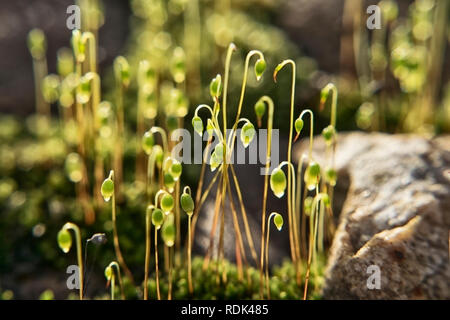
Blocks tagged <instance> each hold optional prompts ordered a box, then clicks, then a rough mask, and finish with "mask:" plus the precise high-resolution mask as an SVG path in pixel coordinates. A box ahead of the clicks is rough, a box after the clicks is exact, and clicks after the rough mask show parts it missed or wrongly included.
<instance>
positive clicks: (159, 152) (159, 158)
mask: <svg viewBox="0 0 450 320" xmlns="http://www.w3.org/2000/svg"><path fill="white" fill-rule="evenodd" d="M152 152H154V153H155V162H156V165H157V166H158V168H161V166H162V164H163V161H164V151H163V149H162V147H161V146H160V145H159V144H157V145H155V146H154V147H153V151H152Z"/></svg>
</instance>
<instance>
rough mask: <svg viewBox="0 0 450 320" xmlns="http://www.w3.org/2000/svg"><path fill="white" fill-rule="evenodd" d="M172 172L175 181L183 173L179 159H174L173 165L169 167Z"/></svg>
mask: <svg viewBox="0 0 450 320" xmlns="http://www.w3.org/2000/svg"><path fill="white" fill-rule="evenodd" d="M169 172H170V174H171V175H172V176H173V179H174V180H175V181H178V180H179V179H180V176H181V173H182V172H183V166H182V165H181V163H180V162H179V161H177V160H173V161H172V165H171V166H170V168H169Z"/></svg>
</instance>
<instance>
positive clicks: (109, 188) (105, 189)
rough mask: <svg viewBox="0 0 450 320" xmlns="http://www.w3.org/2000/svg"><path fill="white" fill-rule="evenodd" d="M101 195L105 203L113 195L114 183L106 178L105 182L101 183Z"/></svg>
mask: <svg viewBox="0 0 450 320" xmlns="http://www.w3.org/2000/svg"><path fill="white" fill-rule="evenodd" d="M101 193H102V196H103V199H105V201H109V199H110V198H111V197H112V195H113V194H114V181H113V180H112V179H111V178H106V179H105V181H103V183H102V187H101Z"/></svg>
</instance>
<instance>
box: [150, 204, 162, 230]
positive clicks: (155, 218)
mask: <svg viewBox="0 0 450 320" xmlns="http://www.w3.org/2000/svg"><path fill="white" fill-rule="evenodd" d="M163 222H164V213H163V212H162V210H161V209H158V208H156V209H155V210H153V212H152V224H153V225H154V226H155V227H156V228H158V229H159V228H160V227H161V225H162V224H163Z"/></svg>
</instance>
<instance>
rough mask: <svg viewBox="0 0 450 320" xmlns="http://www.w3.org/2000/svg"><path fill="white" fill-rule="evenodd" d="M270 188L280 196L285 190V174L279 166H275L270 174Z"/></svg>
mask: <svg viewBox="0 0 450 320" xmlns="http://www.w3.org/2000/svg"><path fill="white" fill-rule="evenodd" d="M270 189H272V192H273V194H274V195H275V196H277V197H278V198H281V197H283V196H284V191H285V190H286V175H285V174H284V171H283V170H281V169H280V168H275V169H274V170H273V171H272V174H271V175H270Z"/></svg>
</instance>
